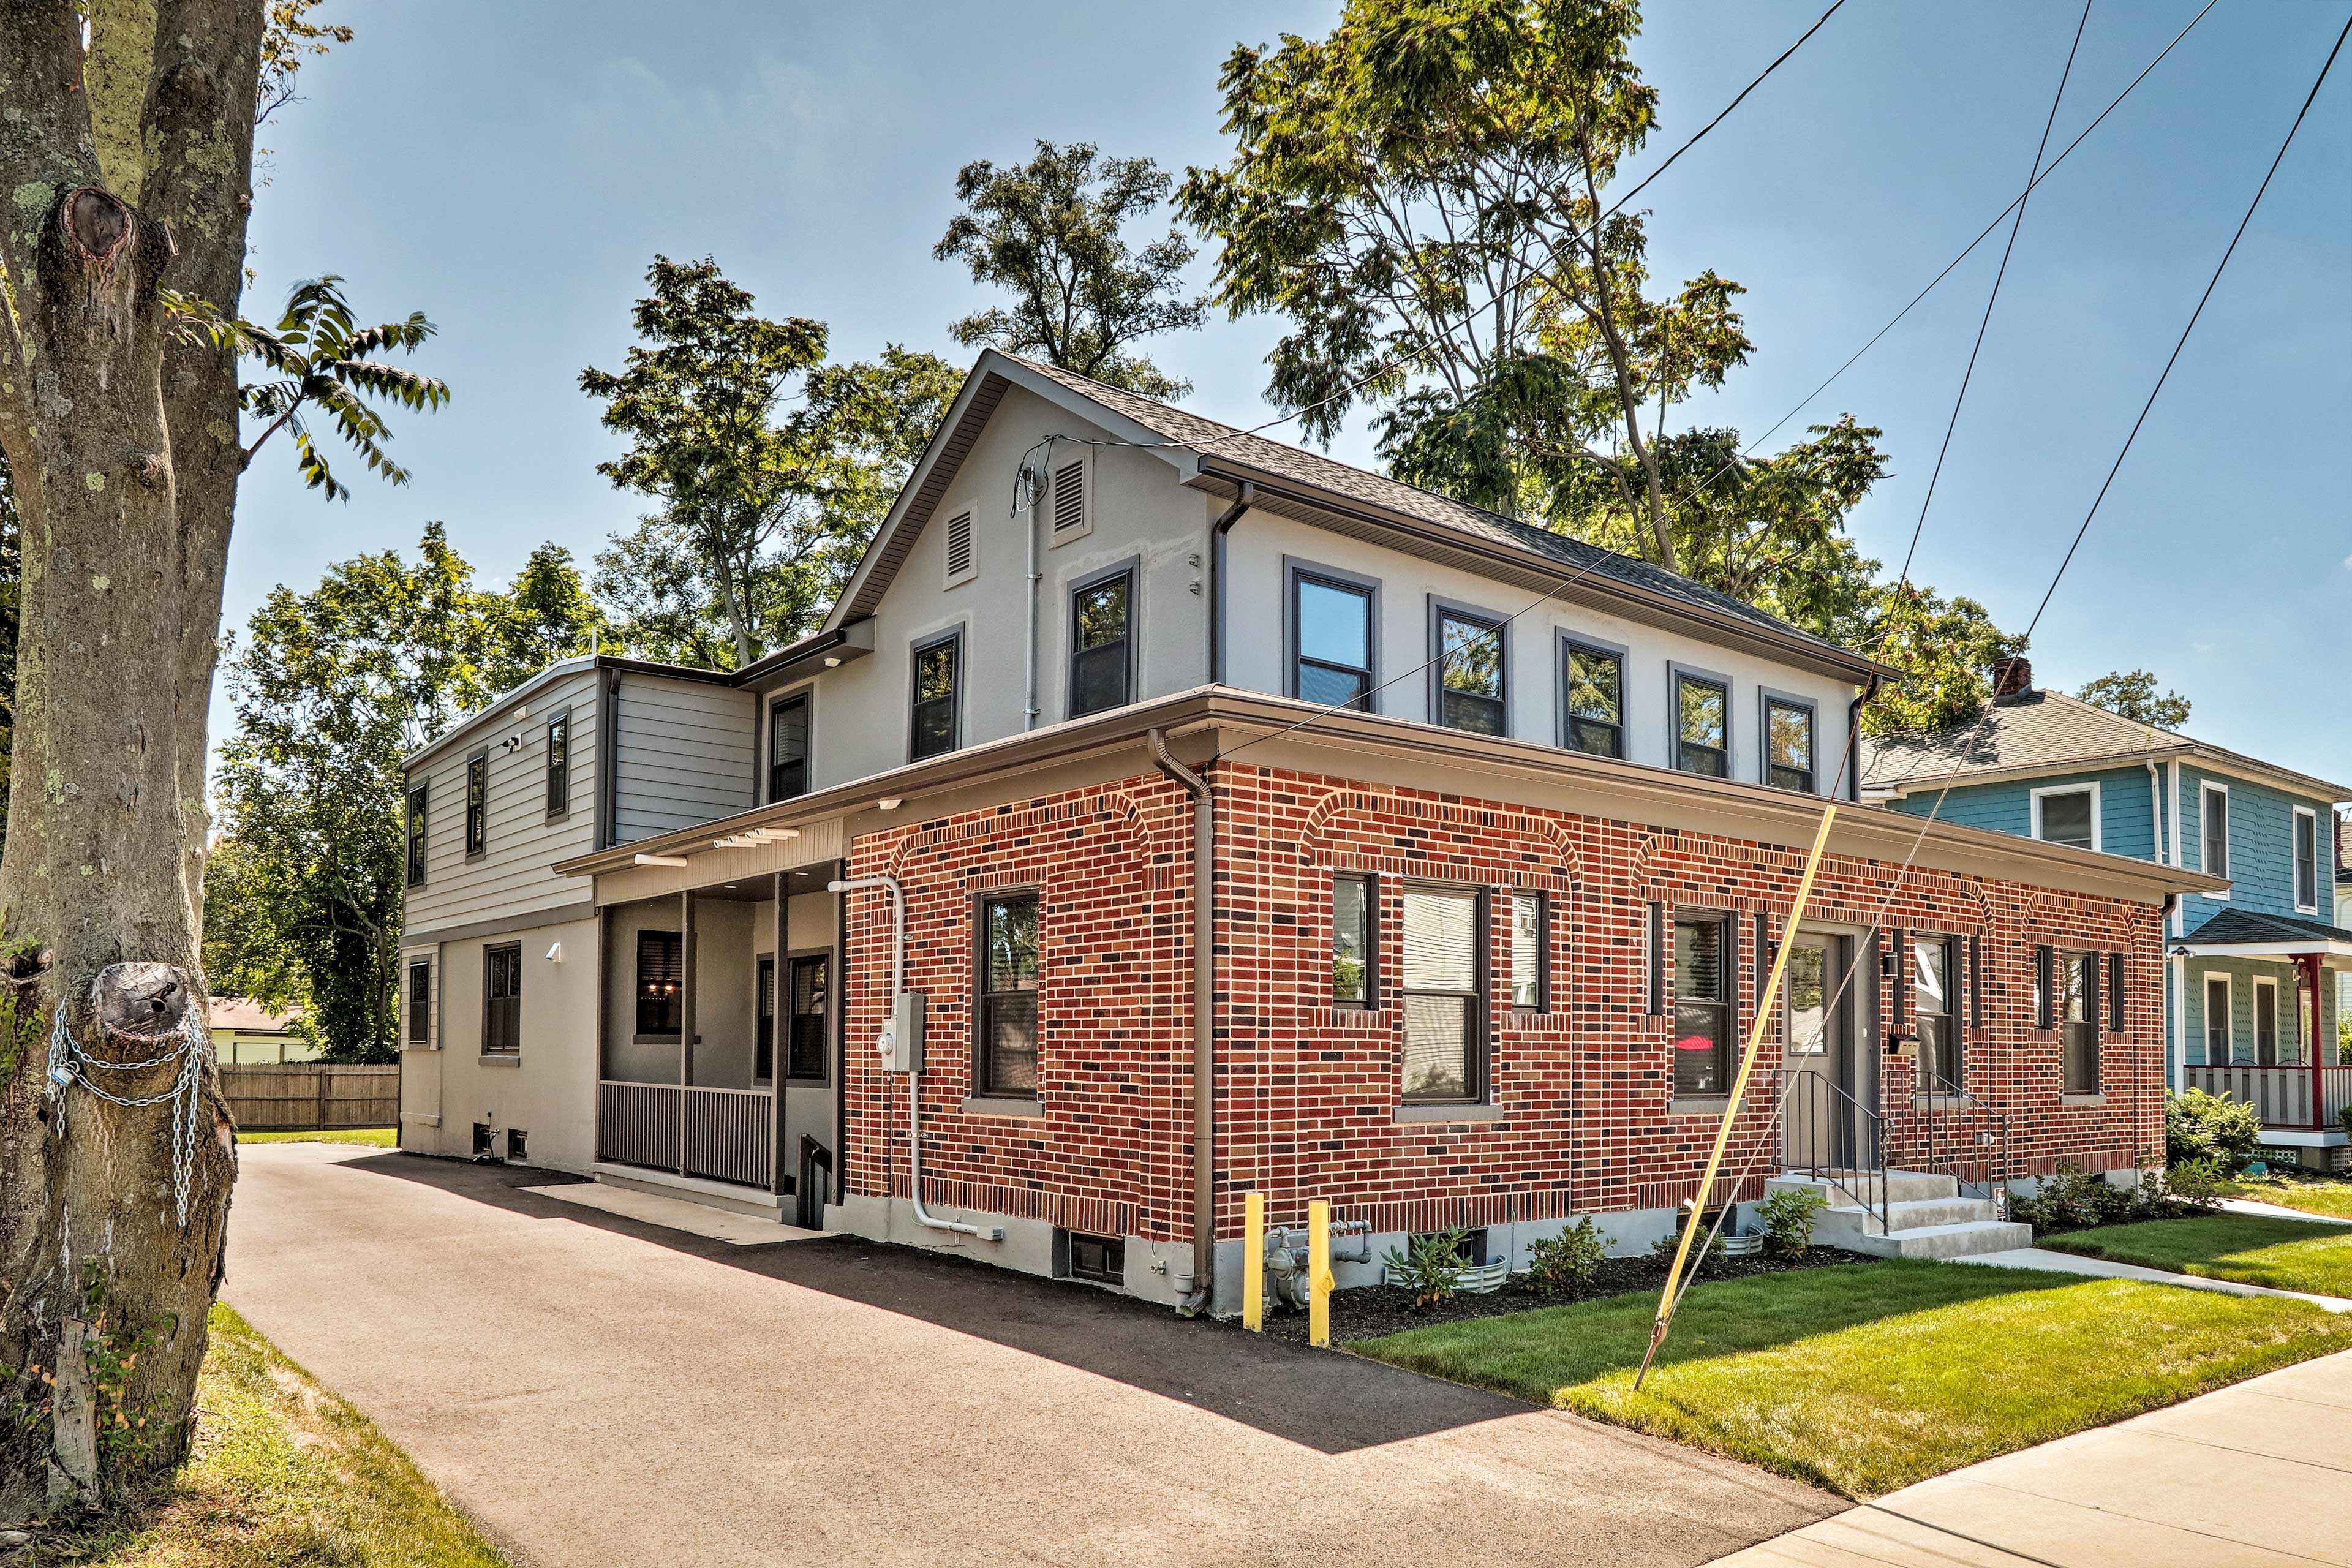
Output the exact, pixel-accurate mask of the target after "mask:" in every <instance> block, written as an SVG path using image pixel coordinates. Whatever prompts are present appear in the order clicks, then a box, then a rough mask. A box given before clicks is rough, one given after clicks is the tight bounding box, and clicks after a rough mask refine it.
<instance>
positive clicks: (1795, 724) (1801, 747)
mask: <svg viewBox="0 0 2352 1568" xmlns="http://www.w3.org/2000/svg"><path fill="white" fill-rule="evenodd" d="M1764 782H1765V783H1766V784H1770V785H1772V786H1773V787H1775V788H1776V789H1801V790H1804V791H1806V792H1807V793H1809V794H1810V793H1811V790H1812V787H1813V709H1812V704H1811V703H1809V702H1785V701H1782V700H1780V699H1779V698H1777V697H1768V698H1766V699H1765V700H1764Z"/></svg>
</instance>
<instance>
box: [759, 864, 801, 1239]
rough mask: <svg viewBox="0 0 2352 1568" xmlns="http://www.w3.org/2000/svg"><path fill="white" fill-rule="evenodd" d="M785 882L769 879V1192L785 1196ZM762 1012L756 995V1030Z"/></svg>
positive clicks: (787, 924) (788, 925)
mask: <svg viewBox="0 0 2352 1568" xmlns="http://www.w3.org/2000/svg"><path fill="white" fill-rule="evenodd" d="M785 881H786V878H785V876H784V874H783V873H782V871H779V872H777V873H776V874H775V875H774V876H773V877H772V878H770V879H769V885H770V887H771V888H772V889H773V891H772V897H773V898H774V900H775V904H776V931H775V939H774V940H775V944H776V956H775V961H774V963H775V967H774V969H773V970H772V974H773V976H774V978H773V980H772V983H771V984H772V985H773V986H774V988H775V989H774V994H773V997H772V1000H771V1001H770V1003H769V1007H770V1009H771V1011H770V1014H769V1018H768V1192H769V1194H770V1195H771V1196H773V1197H782V1196H783V1194H784V1164H785V1160H784V1084H785V1082H786V1080H787V1079H788V1077H789V1075H788V1074H787V1072H786V1071H785V1067H786V1056H785V1053H786V1048H787V1047H786V1041H785V1038H784V1002H785V998H786V996H787V995H788V994H789V993H788V992H787V991H786V990H785V986H784V981H785V977H786V975H787V974H788V973H790V971H789V970H788V969H787V968H786V966H785V963H784V933H785V932H786V931H790V930H791V929H792V917H791V916H790V915H789V914H788V913H787V912H786V911H787V909H788V908H789V906H788V905H787V903H786V902H785V900H787V899H789V898H790V897H791V895H790V894H789V893H788V892H786V891H785V888H784V884H785ZM758 970H759V961H758V960H757V959H756V958H755V959H754V960H752V972H753V979H754V981H755V982H756V980H757V979H758ZM759 1013H760V999H759V998H758V997H757V996H754V997H752V998H751V1015H752V1017H753V1019H754V1022H753V1024H752V1027H753V1028H754V1029H757V1028H758V1027H759V1025H758V1023H757V1019H758V1017H759ZM754 1065H756V1064H754Z"/></svg>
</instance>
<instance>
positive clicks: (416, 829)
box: [406, 784, 427, 888]
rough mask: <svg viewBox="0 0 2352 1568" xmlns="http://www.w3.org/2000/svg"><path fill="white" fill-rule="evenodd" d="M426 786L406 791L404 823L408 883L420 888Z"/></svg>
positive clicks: (423, 873) (423, 864) (421, 785)
mask: <svg viewBox="0 0 2352 1568" xmlns="http://www.w3.org/2000/svg"><path fill="white" fill-rule="evenodd" d="M426 795H427V790H426V787H425V785H424V784H418V785H416V786H415V788H414V789H411V790H410V791H409V792H408V822H407V825H406V830H407V838H408V844H407V847H408V885H409V886H410V887H412V888H421V887H423V886H424V885H425V804H426Z"/></svg>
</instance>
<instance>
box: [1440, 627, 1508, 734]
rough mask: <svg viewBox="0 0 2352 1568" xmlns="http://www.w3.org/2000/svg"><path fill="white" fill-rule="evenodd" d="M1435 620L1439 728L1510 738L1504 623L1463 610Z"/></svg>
mask: <svg viewBox="0 0 2352 1568" xmlns="http://www.w3.org/2000/svg"><path fill="white" fill-rule="evenodd" d="M1433 627H1434V636H1433V638H1432V640H1433V642H1434V643H1435V644H1436V647H1435V648H1434V649H1433V657H1434V658H1436V660H1437V670H1436V686H1437V712H1436V715H1435V717H1436V720H1437V722H1439V723H1440V724H1443V725H1444V726H1445V727H1446V728H1447V729H1449V730H1467V731H1471V732H1472V733H1473V734H1478V735H1500V734H1504V733H1507V728H1506V722H1505V721H1506V717H1507V710H1506V708H1505V705H1504V697H1505V690H1504V677H1505V664H1506V660H1505V658H1504V647H1503V640H1504V631H1503V623H1502V622H1501V621H1499V620H1493V619H1489V618H1487V617H1486V616H1477V615H1472V614H1470V613H1468V612H1466V611H1462V610H1453V609H1444V608H1440V609H1437V610H1435V611H1434V612H1433Z"/></svg>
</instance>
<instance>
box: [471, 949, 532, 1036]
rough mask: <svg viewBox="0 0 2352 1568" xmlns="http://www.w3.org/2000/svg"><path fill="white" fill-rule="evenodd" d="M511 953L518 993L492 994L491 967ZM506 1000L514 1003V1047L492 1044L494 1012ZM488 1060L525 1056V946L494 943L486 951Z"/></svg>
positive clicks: (484, 982)
mask: <svg viewBox="0 0 2352 1568" xmlns="http://www.w3.org/2000/svg"><path fill="white" fill-rule="evenodd" d="M509 953H511V954H512V955H513V956H514V994H513V995H512V996H511V997H502V996H493V995H491V994H490V966H491V963H492V962H493V961H494V960H497V959H499V958H503V957H505V956H507V955H508V954H509ZM503 1001H511V1002H512V1003H513V1004H514V1041H513V1043H512V1044H510V1045H504V1046H493V1045H492V1044H490V1016H491V1014H490V1009H491V1008H493V1007H495V1006H496V1005H498V1004H499V1003H500V1002H503ZM481 1054H482V1055H483V1056H486V1057H519V1056H520V1055H522V943H521V942H490V943H488V944H487V945H486V946H484V947H483V949H482V1049H481Z"/></svg>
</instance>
